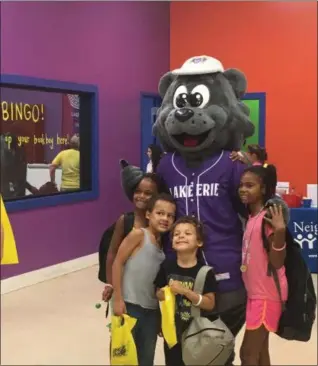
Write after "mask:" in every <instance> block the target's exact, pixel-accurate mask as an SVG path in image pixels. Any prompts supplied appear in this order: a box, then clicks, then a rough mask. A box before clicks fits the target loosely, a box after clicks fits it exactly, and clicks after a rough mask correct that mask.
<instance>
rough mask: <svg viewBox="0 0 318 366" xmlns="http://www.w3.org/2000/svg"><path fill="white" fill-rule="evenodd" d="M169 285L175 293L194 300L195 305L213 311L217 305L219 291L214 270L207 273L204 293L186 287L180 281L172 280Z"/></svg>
mask: <svg viewBox="0 0 318 366" xmlns="http://www.w3.org/2000/svg"><path fill="white" fill-rule="evenodd" d="M169 286H170V288H171V290H172V292H174V293H175V294H180V295H183V296H185V297H186V298H187V299H188V300H190V301H191V302H192V304H193V305H194V306H197V307H198V308H200V309H202V310H206V311H211V310H213V309H214V306H215V292H216V291H217V283H216V279H215V276H214V273H213V271H212V270H210V271H209V272H208V273H207V277H206V280H205V285H204V289H203V295H199V294H197V293H196V292H194V291H192V290H189V289H188V288H186V287H184V286H183V285H182V283H181V282H179V281H171V282H170V283H169Z"/></svg>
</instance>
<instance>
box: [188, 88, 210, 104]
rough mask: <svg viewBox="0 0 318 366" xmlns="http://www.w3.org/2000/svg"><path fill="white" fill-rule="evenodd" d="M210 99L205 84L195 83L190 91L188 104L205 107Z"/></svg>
mask: <svg viewBox="0 0 318 366" xmlns="http://www.w3.org/2000/svg"><path fill="white" fill-rule="evenodd" d="M209 100H210V91H209V89H208V87H207V86H205V85H197V86H196V87H195V88H194V89H193V90H192V92H191V96H190V104H191V106H192V107H200V108H203V107H205V106H206V105H207V104H208V102H209Z"/></svg>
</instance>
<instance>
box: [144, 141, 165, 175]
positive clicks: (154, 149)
mask: <svg viewBox="0 0 318 366" xmlns="http://www.w3.org/2000/svg"><path fill="white" fill-rule="evenodd" d="M147 155H148V158H149V162H148V164H147V168H146V172H147V173H155V172H156V169H157V166H158V164H159V161H160V159H161V157H162V150H161V148H160V146H158V145H155V144H150V145H149V146H148V149H147Z"/></svg>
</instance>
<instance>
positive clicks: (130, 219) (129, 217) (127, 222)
mask: <svg viewBox="0 0 318 366" xmlns="http://www.w3.org/2000/svg"><path fill="white" fill-rule="evenodd" d="M134 222H135V214H134V213H133V212H127V213H125V214H124V238H125V237H126V236H127V235H128V234H129V233H130V232H131V230H132V229H133V227H134Z"/></svg>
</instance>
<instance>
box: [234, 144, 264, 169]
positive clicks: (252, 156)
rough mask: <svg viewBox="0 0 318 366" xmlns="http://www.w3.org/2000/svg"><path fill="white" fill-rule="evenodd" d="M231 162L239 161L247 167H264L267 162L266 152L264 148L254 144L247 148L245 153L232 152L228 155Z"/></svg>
mask: <svg viewBox="0 0 318 366" xmlns="http://www.w3.org/2000/svg"><path fill="white" fill-rule="evenodd" d="M230 157H231V159H232V160H233V161H235V160H240V161H241V162H242V163H245V164H247V165H249V166H250V165H264V164H265V163H266V161H267V152H266V150H265V148H263V147H261V146H259V145H257V144H254V145H248V146H247V152H246V153H245V152H243V151H233V152H232V154H231V155H230Z"/></svg>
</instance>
